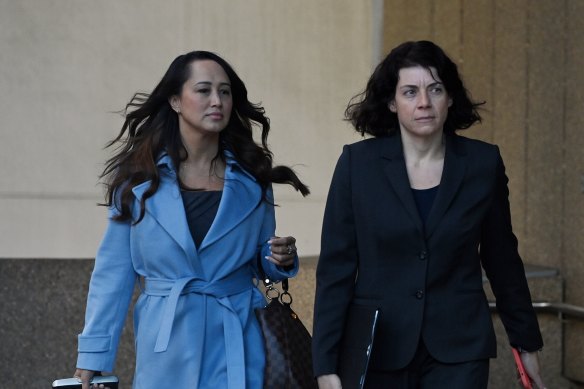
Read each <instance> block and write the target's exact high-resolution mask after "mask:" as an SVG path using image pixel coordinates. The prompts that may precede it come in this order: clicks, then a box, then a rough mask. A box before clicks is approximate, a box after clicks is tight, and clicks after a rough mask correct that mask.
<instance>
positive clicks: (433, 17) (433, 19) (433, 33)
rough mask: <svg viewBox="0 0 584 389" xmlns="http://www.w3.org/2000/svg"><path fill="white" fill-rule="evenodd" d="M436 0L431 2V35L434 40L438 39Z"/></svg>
mask: <svg viewBox="0 0 584 389" xmlns="http://www.w3.org/2000/svg"><path fill="white" fill-rule="evenodd" d="M435 6H436V1H435V0H434V1H432V2H431V3H430V36H431V37H432V40H433V41H435V40H436V28H435V27H436V7H435Z"/></svg>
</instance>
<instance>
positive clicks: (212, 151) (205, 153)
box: [181, 134, 219, 166]
mask: <svg viewBox="0 0 584 389" xmlns="http://www.w3.org/2000/svg"><path fill="white" fill-rule="evenodd" d="M197 135H198V134H197ZM181 138H182V141H183V146H184V147H185V149H186V150H187V158H186V159H185V160H184V162H183V163H186V164H189V165H193V166H209V165H210V164H211V162H212V161H213V160H214V159H215V157H217V153H218V152H219V134H213V135H211V136H193V135H191V134H189V136H184V135H183V136H182V137H181Z"/></svg>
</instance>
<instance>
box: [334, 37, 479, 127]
mask: <svg viewBox="0 0 584 389" xmlns="http://www.w3.org/2000/svg"><path fill="white" fill-rule="evenodd" d="M415 66H422V67H424V68H426V69H428V70H430V68H431V67H433V68H435V69H436V72H437V75H438V77H439V78H440V79H441V80H442V83H443V85H444V87H445V88H446V91H447V92H448V96H449V97H450V98H451V99H452V105H451V106H450V107H449V109H448V116H447V118H446V122H445V123H444V132H445V133H453V132H454V131H456V130H460V129H466V128H469V127H470V126H472V125H473V124H474V123H476V122H480V121H481V116H480V115H479V113H478V111H477V108H478V106H480V105H482V104H484V102H479V103H477V102H473V101H472V100H471V98H470V96H469V93H468V91H467V90H466V89H465V87H464V85H463V83H462V80H461V78H460V76H459V74H458V69H457V67H456V64H455V63H454V62H452V60H451V59H450V58H448V56H447V55H446V53H444V51H443V50H442V49H441V48H440V47H438V46H437V45H436V44H434V43H433V42H430V41H418V42H405V43H402V44H401V45H399V46H397V47H396V48H394V49H393V50H392V51H391V52H390V53H389V54H388V55H387V57H385V59H384V60H383V61H382V62H381V63H380V64H379V65H378V66H377V67H376V68H375V71H374V72H373V74H372V75H371V77H370V78H369V81H368V82H367V87H366V89H365V91H363V92H362V93H359V94H358V95H356V96H354V97H353V98H352V99H351V101H350V102H349V105H348V106H347V109H346V110H345V119H346V120H347V121H350V122H351V123H352V124H353V126H354V127H355V129H356V130H357V131H358V132H359V133H361V135H365V134H369V135H373V136H376V137H379V136H385V135H389V134H392V133H393V132H395V131H398V130H399V121H398V118H397V114H396V113H394V112H391V111H390V110H389V109H388V105H389V103H390V102H391V101H392V100H393V99H394V98H395V91H396V87H397V83H398V80H399V71H400V69H403V68H408V67H415Z"/></svg>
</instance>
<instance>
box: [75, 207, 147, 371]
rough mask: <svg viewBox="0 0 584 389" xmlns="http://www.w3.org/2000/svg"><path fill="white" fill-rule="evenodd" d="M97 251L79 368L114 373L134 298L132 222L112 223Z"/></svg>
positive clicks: (82, 335)
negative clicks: (123, 331)
mask: <svg viewBox="0 0 584 389" xmlns="http://www.w3.org/2000/svg"><path fill="white" fill-rule="evenodd" d="M114 212H115V211H113V210H110V214H109V222H108V227H107V229H106V231H105V235H104V237H103V239H102V242H101V244H100V247H99V249H98V252H97V255H96V258H95V265H94V269H93V273H92V275H91V281H90V283H89V292H88V296H87V307H86V312H85V327H84V329H83V332H82V333H81V334H79V336H78V358H77V368H81V369H87V370H95V371H108V372H110V371H113V367H114V362H115V358H116V353H117V348H118V343H119V339H120V335H121V332H122V328H123V326H124V322H125V320H126V315H127V311H128V308H129V304H130V301H131V298H132V292H133V290H134V284H135V281H136V277H137V276H136V273H135V272H134V268H133V265H132V259H131V254H130V229H131V222H118V221H114V220H112V216H113V214H114Z"/></svg>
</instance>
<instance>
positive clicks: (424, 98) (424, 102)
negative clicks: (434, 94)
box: [418, 90, 432, 108]
mask: <svg viewBox="0 0 584 389" xmlns="http://www.w3.org/2000/svg"><path fill="white" fill-rule="evenodd" d="M419 96H420V99H419V100H418V107H419V108H428V107H430V106H431V105H432V103H431V100H430V96H429V95H428V92H427V91H425V90H422V91H420V94H419Z"/></svg>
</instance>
